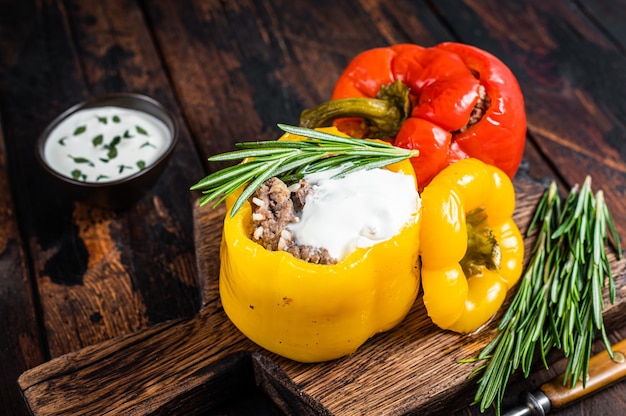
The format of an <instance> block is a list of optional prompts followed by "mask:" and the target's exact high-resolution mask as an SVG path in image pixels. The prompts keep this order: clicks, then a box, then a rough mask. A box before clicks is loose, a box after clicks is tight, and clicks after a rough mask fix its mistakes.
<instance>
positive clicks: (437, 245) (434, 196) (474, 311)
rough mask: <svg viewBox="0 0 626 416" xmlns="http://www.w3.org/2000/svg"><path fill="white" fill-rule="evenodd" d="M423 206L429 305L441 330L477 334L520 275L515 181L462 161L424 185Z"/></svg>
mask: <svg viewBox="0 0 626 416" xmlns="http://www.w3.org/2000/svg"><path fill="white" fill-rule="evenodd" d="M422 204H423V207H424V208H423V213H422V221H423V226H422V229H421V232H420V249H421V263H422V268H421V275H422V287H423V290H424V305H425V306H426V309H427V311H428V315H429V316H430V318H431V319H432V321H433V322H434V323H435V324H437V325H438V326H439V327H441V328H443V329H449V330H452V331H456V332H462V333H468V332H472V331H474V330H476V329H478V328H479V327H480V326H481V325H483V324H484V323H486V322H487V321H488V320H489V319H490V318H491V317H492V316H493V315H494V314H495V313H496V312H497V311H498V309H499V308H500V306H501V305H502V303H503V302H504V299H505V296H506V293H507V290H508V289H510V288H511V287H512V286H513V285H514V284H515V283H516V282H517V281H518V280H519V278H520V276H521V273H522V265H523V258H524V244H523V239H522V236H521V234H520V231H519V229H518V228H517V225H516V224H515V222H514V221H513V219H512V218H511V216H512V215H513V211H514V209H515V190H514V188H513V184H512V183H511V180H510V179H509V178H508V177H507V176H506V174H504V173H503V172H502V171H501V170H499V169H498V168H496V167H494V166H491V165H487V164H485V163H483V162H481V161H479V160H477V159H463V160H460V161H458V162H455V163H453V164H452V165H450V166H448V167H447V168H446V169H444V170H443V171H441V172H440V173H439V174H438V175H437V176H436V177H435V178H434V179H433V181H432V182H431V183H430V184H428V186H426V187H425V189H424V191H423V192H422Z"/></svg>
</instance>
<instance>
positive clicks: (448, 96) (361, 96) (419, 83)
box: [300, 42, 526, 190]
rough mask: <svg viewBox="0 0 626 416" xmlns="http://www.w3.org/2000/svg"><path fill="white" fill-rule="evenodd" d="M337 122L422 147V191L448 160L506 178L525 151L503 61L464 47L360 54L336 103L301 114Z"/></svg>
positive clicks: (517, 97)
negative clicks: (476, 164) (472, 163)
mask: <svg viewBox="0 0 626 416" xmlns="http://www.w3.org/2000/svg"><path fill="white" fill-rule="evenodd" d="M331 120H334V125H335V126H336V127H337V128H339V130H341V131H343V132H344V133H346V134H348V135H350V136H352V137H365V136H367V137H373V138H380V139H391V140H393V144H394V145H396V146H399V147H404V148H409V149H418V150H419V151H420V154H419V156H418V157H416V158H414V159H413V160H412V163H413V167H414V169H415V172H416V175H417V178H418V181H419V188H420V190H421V189H423V188H424V186H426V185H427V184H428V183H429V182H430V181H431V179H432V178H433V177H434V176H435V175H436V174H437V173H438V172H439V171H440V170H442V169H443V168H445V167H446V166H448V165H449V164H450V163H452V162H455V161H457V160H460V159H465V158H469V157H473V158H477V159H480V160H482V161H483V162H485V163H488V164H491V165H495V166H497V167H498V168H500V169H501V170H503V171H504V172H505V173H506V174H507V175H508V176H509V177H511V178H512V177H513V176H514V175H515V173H516V172H517V169H518V167H519V164H520V162H521V159H522V154H523V152H524V142H525V137H526V113H525V111H524V100H523V97H522V93H521V90H520V87H519V84H518V82H517V80H516V78H515V76H514V75H513V73H512V72H511V71H510V70H509V68H508V67H507V66H506V65H504V63H502V61H500V60H499V59H498V58H496V57H494V56H493V55H491V54H489V53H488V52H486V51H483V50H481V49H478V48H476V47H473V46H469V45H464V44H460V43H452V42H447V43H441V44H438V45H436V46H433V47H431V48H423V47H421V46H418V45H411V44H399V45H394V46H391V47H386V48H375V49H370V50H367V51H365V52H362V53H360V54H359V55H357V56H356V57H355V58H354V59H353V60H352V61H351V62H350V64H349V65H348V66H347V68H346V69H345V70H344V72H343V74H342V75H341V77H340V78H339V80H338V81H337V84H336V85H335V89H334V91H333V95H332V100H331V101H329V102H327V103H324V104H321V105H320V106H317V107H315V108H313V109H310V110H305V111H304V112H303V113H302V116H301V120H300V123H301V124H302V125H303V126H306V127H318V126H321V125H324V124H326V123H328V122H330V121H331Z"/></svg>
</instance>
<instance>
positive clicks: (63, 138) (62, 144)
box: [59, 136, 67, 146]
mask: <svg viewBox="0 0 626 416" xmlns="http://www.w3.org/2000/svg"><path fill="white" fill-rule="evenodd" d="M66 140H67V136H63V137H61V138H60V139H59V144H60V145H61V146H65V141H66Z"/></svg>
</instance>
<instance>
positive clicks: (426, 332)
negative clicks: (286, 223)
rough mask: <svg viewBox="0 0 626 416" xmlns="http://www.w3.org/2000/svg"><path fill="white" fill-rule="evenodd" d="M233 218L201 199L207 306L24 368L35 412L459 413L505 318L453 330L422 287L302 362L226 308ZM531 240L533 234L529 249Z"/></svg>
mask: <svg viewBox="0 0 626 416" xmlns="http://www.w3.org/2000/svg"><path fill="white" fill-rule="evenodd" d="M514 183H515V186H516V191H517V199H518V201H517V209H516V212H515V220H516V222H517V224H518V225H519V227H520V229H521V230H522V232H525V230H526V227H527V225H528V222H529V221H530V217H531V215H532V213H533V211H534V209H535V205H536V203H537V201H538V199H539V197H540V196H541V193H542V192H543V188H542V187H541V186H540V185H539V184H537V183H536V182H533V181H530V180H528V179H525V178H524V177H523V176H522V177H520V176H518V177H516V179H515V181H514ZM223 217H224V208H223V207H220V208H218V209H212V208H210V207H202V208H201V207H197V206H196V207H194V220H195V238H196V247H197V254H198V276H199V282H198V283H199V286H200V288H201V290H202V299H203V305H202V308H201V310H200V311H199V313H198V315H197V316H196V317H194V318H192V319H188V320H181V321H172V322H166V323H163V324H159V325H156V326H154V327H151V328H148V329H145V330H143V331H139V332H137V333H134V334H130V335H127V336H123V337H119V338H116V339H112V340H109V341H106V342H103V343H101V344H98V345H94V346H90V347H87V348H84V349H82V350H80V351H76V352H73V353H70V354H67V355H64V356H62V357H59V358H56V359H53V360H51V361H49V362H47V363H44V364H42V365H40V366H38V367H36V368H33V369H31V370H29V371H27V372H25V373H24V374H23V375H22V376H21V377H20V378H19V386H20V388H21V390H22V393H23V395H24V398H25V400H26V402H27V404H28V406H29V407H30V409H31V411H32V412H33V414H35V415H61V414H62V415H72V414H98V415H103V414H114V415H119V414H133V415H145V414H150V415H157V414H158V415H160V414H163V415H166V414H214V413H219V409H223V408H228V409H231V413H234V414H236V411H233V410H232V409H239V411H241V412H242V414H245V413H246V412H249V411H250V409H249V408H248V409H247V410H242V409H245V401H246V400H248V398H249V397H250V394H252V395H253V396H254V395H255V394H261V395H262V396H264V397H266V398H269V399H270V405H268V406H269V407H268V408H267V409H266V410H267V411H268V412H269V413H271V414H276V413H275V412H276V411H280V412H283V413H287V414H298V415H306V414H335V415H363V414H387V415H401V414H410V413H428V414H437V413H440V414H451V413H452V412H453V411H454V410H456V409H459V408H461V407H464V406H467V405H468V404H469V403H470V402H471V400H472V396H473V392H474V390H475V386H476V385H475V380H469V379H468V375H469V374H470V373H471V371H472V370H473V369H474V368H475V367H476V366H477V365H478V364H459V363H458V360H462V359H468V358H472V357H475V356H476V355H477V354H478V352H479V351H480V350H481V349H482V348H483V347H484V346H485V345H486V344H487V343H488V342H489V340H490V339H491V338H492V336H493V335H494V332H495V327H496V325H497V321H495V320H494V321H493V322H491V323H490V324H489V325H488V326H487V327H486V328H485V329H483V330H482V331H480V332H479V333H477V334H473V335H459V334H454V333H451V332H445V331H442V330H440V329H438V328H437V327H436V326H434V325H433V324H432V323H431V322H430V321H429V319H428V318H427V316H426V311H425V309H424V306H423V303H422V301H421V296H420V297H418V300H417V301H416V302H415V305H414V306H413V308H412V310H411V311H410V313H409V315H408V316H407V318H406V319H405V320H404V321H403V322H402V323H401V324H400V325H399V326H398V327H396V328H395V329H393V330H391V331H389V332H386V333H382V334H379V335H376V336H375V337H373V338H372V339H370V340H369V341H368V342H367V343H366V344H365V345H363V346H362V347H361V348H360V349H359V350H358V351H357V352H356V353H354V354H353V355H351V356H348V357H345V358H342V359H338V360H335V361H331V362H327V363H320V364H302V363H297V362H294V361H291V360H288V359H285V358H282V357H279V356H277V355H275V354H272V353H269V352H267V351H265V350H264V349H262V348H260V347H259V346H257V345H255V344H254V343H252V342H251V341H249V340H248V339H247V338H246V337H245V336H244V335H242V334H241V333H240V332H239V331H238V330H237V329H236V328H235V327H234V326H233V325H232V324H231V322H230V321H229V320H228V318H227V317H226V315H225V314H224V312H223V310H222V308H221V305H220V300H219V293H218V288H217V287H218V286H217V284H218V275H219V244H220V238H221V227H222V220H223ZM531 244H532V238H527V239H526V247H527V252H529V248H530V246H531ZM611 260H612V262H613V271H614V274H615V280H616V286H617V301H616V303H615V304H613V305H610V304H608V303H607V307H606V309H605V312H604V317H605V324H606V325H607V327H608V328H611V327H615V326H617V325H621V324H623V323H622V322H621V320H622V319H623V318H622V317H623V316H624V313H626V261H625V260H622V261H619V262H617V261H615V258H614V257H613V256H611ZM509 298H510V296H509ZM251 391H252V393H250V392H251ZM233 403H234V404H233ZM233 406H234V407H233ZM255 412H258V413H260V412H261V409H259V408H256V409H255ZM273 412H274V413H273Z"/></svg>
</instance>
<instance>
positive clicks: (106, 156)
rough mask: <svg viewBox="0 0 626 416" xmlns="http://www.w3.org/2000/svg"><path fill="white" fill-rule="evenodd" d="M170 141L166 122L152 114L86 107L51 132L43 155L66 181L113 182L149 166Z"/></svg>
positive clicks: (110, 107)
mask: <svg viewBox="0 0 626 416" xmlns="http://www.w3.org/2000/svg"><path fill="white" fill-rule="evenodd" d="M171 141H172V133H171V132H170V130H169V129H168V128H167V126H166V125H165V123H163V122H162V121H161V120H159V119H158V118H156V117H154V116H152V115H150V114H147V113H144V112H142V111H138V110H133V109H128V108H123V107H115V106H105V107H96V108H87V109H83V110H80V111H77V112H76V113H74V114H72V115H70V116H69V117H67V118H66V119H64V120H63V121H61V122H60V123H59V124H58V125H57V126H56V127H55V128H54V129H53V130H52V132H51V133H50V135H49V136H48V139H47V140H46V144H45V148H44V157H45V159H46V161H47V162H48V164H49V165H50V167H51V168H52V169H53V170H55V171H57V172H58V173H60V174H62V175H64V176H67V177H68V178H73V179H76V180H79V181H84V182H91V183H103V182H111V181H115V180H119V179H122V178H125V177H127V176H130V175H133V174H135V173H137V172H139V171H140V170H142V169H145V168H146V167H148V166H150V165H151V164H152V163H154V162H155V161H156V160H157V159H158V158H159V157H160V156H161V155H162V154H163V153H164V152H165V151H166V149H167V147H168V145H169V144H170V143H171Z"/></svg>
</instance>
